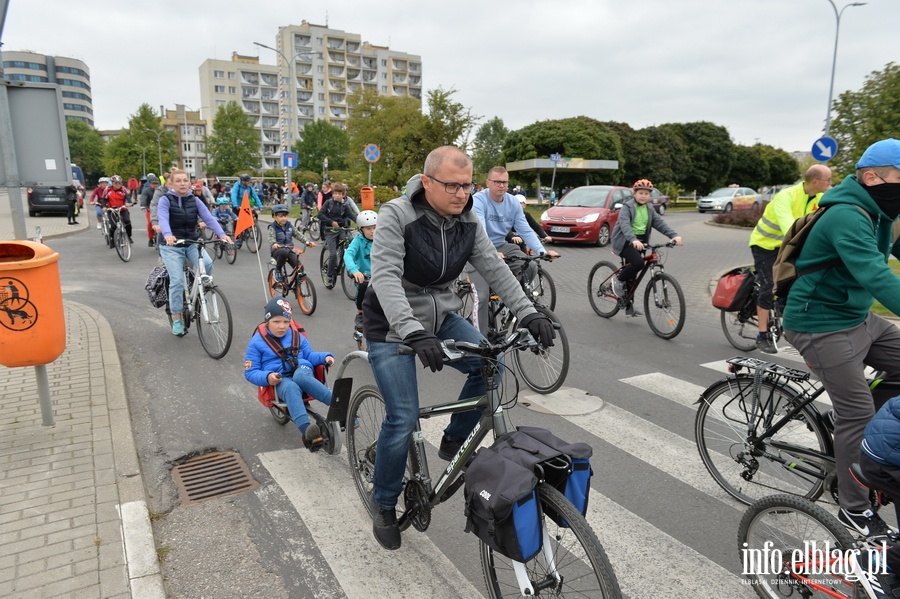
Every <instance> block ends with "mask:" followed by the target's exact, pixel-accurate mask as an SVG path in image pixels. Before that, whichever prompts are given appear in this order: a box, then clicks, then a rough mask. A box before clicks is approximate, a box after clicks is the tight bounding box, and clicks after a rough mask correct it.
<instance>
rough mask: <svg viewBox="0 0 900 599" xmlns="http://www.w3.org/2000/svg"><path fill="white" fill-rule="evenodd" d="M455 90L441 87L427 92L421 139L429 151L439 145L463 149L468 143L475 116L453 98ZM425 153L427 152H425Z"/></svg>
mask: <svg viewBox="0 0 900 599" xmlns="http://www.w3.org/2000/svg"><path fill="white" fill-rule="evenodd" d="M455 93H456V90H454V89H450V90H445V89H443V88H441V87H438V88H437V89H433V90H431V91H429V92H428V114H427V115H425V127H424V129H423V131H422V141H423V142H424V145H425V147H427V148H430V149H429V151H431V150H433V149H434V148H439V147H441V146H457V147H458V148H460V149H461V150H463V151H466V150H467V146H468V145H469V134H470V133H471V131H472V128H473V127H474V126H475V122H476V121H477V120H478V118H477V117H474V116H472V111H471V110H470V109H468V108H466V107H465V106H463V105H462V104H460V103H459V102H456V101H454V100H453V94H455ZM426 154H427V153H426Z"/></svg>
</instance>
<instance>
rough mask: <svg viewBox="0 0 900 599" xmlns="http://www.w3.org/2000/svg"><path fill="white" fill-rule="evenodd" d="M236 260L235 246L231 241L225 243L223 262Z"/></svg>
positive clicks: (229, 262)
mask: <svg viewBox="0 0 900 599" xmlns="http://www.w3.org/2000/svg"><path fill="white" fill-rule="evenodd" d="M235 260H237V248H236V247H235V245H234V244H233V243H226V244H225V262H227V263H228V264H234V261H235Z"/></svg>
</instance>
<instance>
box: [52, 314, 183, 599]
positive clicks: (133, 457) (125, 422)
mask: <svg viewBox="0 0 900 599" xmlns="http://www.w3.org/2000/svg"><path fill="white" fill-rule="evenodd" d="M67 303H68V304H69V305H71V306H75V307H77V309H79V310H82V311H83V312H85V313H86V314H88V315H89V316H90V317H91V318H93V319H94V321H95V322H96V323H97V329H98V330H99V334H100V352H101V353H100V355H101V359H102V361H103V373H104V377H105V379H106V393H107V402H108V405H109V422H110V429H111V431H112V449H113V459H114V462H115V468H116V486H117V488H118V490H119V510H120V511H119V515H120V519H121V523H122V538H123V540H124V545H125V547H124V549H125V556H126V560H125V561H126V564H127V567H128V578H129V586H130V587H131V593H132V596H133V597H138V598H140V599H165V598H166V592H165V587H164V585H163V578H162V572H161V570H160V567H159V560H158V559H157V555H156V543H155V542H154V539H153V527H152V525H151V524H150V512H149V510H148V509H147V503H146V501H145V497H146V496H145V491H144V479H143V476H142V475H141V468H140V462H139V460H138V454H137V447H136V445H135V441H134V433H133V431H132V428H131V415H130V413H129V411H128V400H127V399H126V395H125V381H124V380H123V378H122V364H121V362H120V361H119V354H118V352H117V350H116V340H115V337H114V336H113V332H112V327H111V326H110V324H109V321H108V320H106V318H105V317H104V316H103V315H102V314H100V313H99V312H97V311H96V310H94V309H93V308H91V307H89V306H86V305H84V304H79V303H77V302H67Z"/></svg>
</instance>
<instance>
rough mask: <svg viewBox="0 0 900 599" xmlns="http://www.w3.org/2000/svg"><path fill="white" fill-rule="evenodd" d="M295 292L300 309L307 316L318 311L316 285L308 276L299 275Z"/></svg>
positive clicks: (295, 284)
mask: <svg viewBox="0 0 900 599" xmlns="http://www.w3.org/2000/svg"><path fill="white" fill-rule="evenodd" d="M294 294H295V295H296V296H297V304H298V305H299V306H300V311H301V312H303V313H304V314H306V315H307V316H309V315H311V314H312V313H313V312H315V311H316V286H315V285H313V282H312V279H310V278H309V277H308V276H306V275H303V276H298V277H297V281H296V282H295V283H294Z"/></svg>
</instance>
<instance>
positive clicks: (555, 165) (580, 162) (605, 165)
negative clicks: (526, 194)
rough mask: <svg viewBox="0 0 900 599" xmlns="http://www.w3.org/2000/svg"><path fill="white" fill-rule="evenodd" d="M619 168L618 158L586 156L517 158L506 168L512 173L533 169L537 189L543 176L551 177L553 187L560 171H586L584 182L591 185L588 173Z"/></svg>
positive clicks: (539, 187) (545, 177)
mask: <svg viewBox="0 0 900 599" xmlns="http://www.w3.org/2000/svg"><path fill="white" fill-rule="evenodd" d="M618 168H619V161H618V160H586V159H584V158H560V159H559V160H557V161H555V162H554V161H553V160H550V159H549V158H531V159H529V160H517V161H515V162H508V163H507V164H506V170H507V171H509V172H511V173H521V172H524V171H533V172H534V173H535V178H536V183H537V189H538V190H540V189H541V177H542V176H543V177H544V179H545V181H546V180H547V178H548V177H549V184H550V186H551V187H552V186H553V183H554V179H555V178H556V177H555V176H556V174H557V173H559V172H560V171H564V172H566V173H569V174H571V173H584V184H585V185H590V181H589V179H588V175H589V174H590V173H593V172H598V171H614V170H617V169H618Z"/></svg>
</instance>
